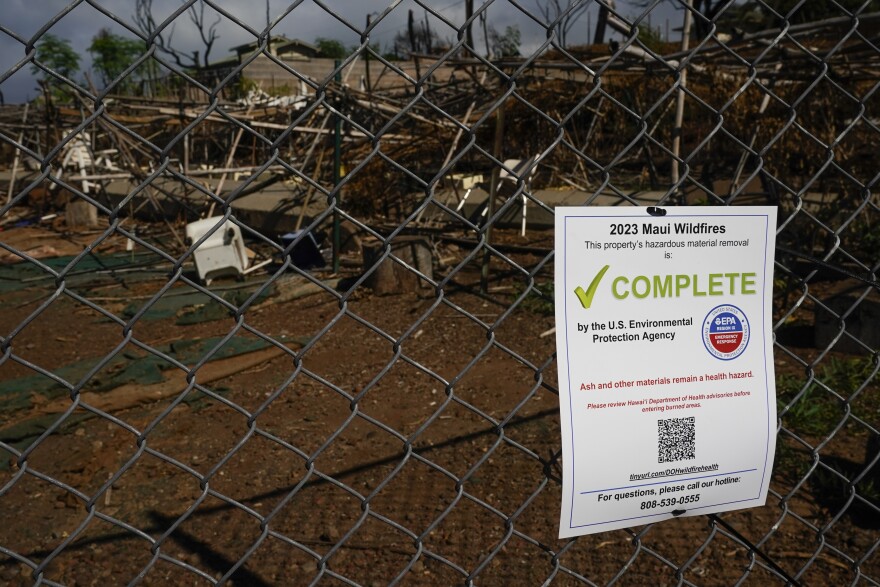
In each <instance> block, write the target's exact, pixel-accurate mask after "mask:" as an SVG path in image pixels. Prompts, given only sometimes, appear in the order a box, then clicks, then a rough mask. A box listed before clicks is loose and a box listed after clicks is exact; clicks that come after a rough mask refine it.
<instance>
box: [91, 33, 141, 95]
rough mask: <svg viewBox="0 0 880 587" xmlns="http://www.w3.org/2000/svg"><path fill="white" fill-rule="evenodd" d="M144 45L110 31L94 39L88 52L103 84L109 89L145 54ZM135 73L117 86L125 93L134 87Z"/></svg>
mask: <svg viewBox="0 0 880 587" xmlns="http://www.w3.org/2000/svg"><path fill="white" fill-rule="evenodd" d="M144 50H145V49H144V44H143V42H141V41H138V40H135V39H129V38H126V37H123V36H120V35H116V34H114V33H111V32H110V31H109V30H108V29H101V31H100V32H98V34H97V35H95V36H94V37H93V38H92V44H91V45H89V48H88V51H89V54H90V55H91V56H92V68H94V70H95V72H96V73H97V74H98V76H99V78H100V81H101V84H102V85H103V86H104V87H107V86H108V85H109V84H110V82H112V81H113V80H114V79H116V78H117V77H118V76H119V75H120V74H121V73H122V72H123V71H125V70H126V69H127V68H128V67H129V66H131V64H132V63H134V61H135V60H136V59H137V58H138V57H139V56H140V55H141V54H142V53H143V52H144ZM134 75H135V72H132V73H131V74H129V77H128V78H127V79H125V80H123V81H122V82H121V84H120V85H118V86H117V88H118V89H119V90H122V91H125V90H127V89H130V88H131V87H132V86H133V82H134V81H135V80H134V78H133V76H134Z"/></svg>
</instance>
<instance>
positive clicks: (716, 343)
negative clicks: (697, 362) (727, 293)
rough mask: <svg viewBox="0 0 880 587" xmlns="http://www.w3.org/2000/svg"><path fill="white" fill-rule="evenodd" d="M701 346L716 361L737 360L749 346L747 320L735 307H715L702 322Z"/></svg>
mask: <svg viewBox="0 0 880 587" xmlns="http://www.w3.org/2000/svg"><path fill="white" fill-rule="evenodd" d="M703 344H704V345H705V346H706V350H707V351H709V354H711V355H712V356H713V357H715V358H716V359H721V360H722V361H730V360H731V359H735V358H737V357H738V356H740V355H741V354H743V352H744V351H745V350H746V347H747V346H748V345H749V319H748V318H746V315H745V314H744V313H743V311H742V310H740V309H739V308H737V307H736V306H731V305H729V304H723V305H721V306H716V307H715V308H713V309H712V311H711V312H709V314H708V315H707V316H706V318H705V319H704V320H703Z"/></svg>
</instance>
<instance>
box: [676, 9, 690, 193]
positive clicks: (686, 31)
mask: <svg viewBox="0 0 880 587" xmlns="http://www.w3.org/2000/svg"><path fill="white" fill-rule="evenodd" d="M691 22H693V14H692V13H691V0H685V11H684V25H683V26H682V29H681V52H682V53H686V52H687V50H688V48H689V47H690V40H691ZM685 59H686V57H685V58H682V61H684V60H685ZM679 76H680V77H679V83H678V95H677V96H676V97H675V128H674V129H673V131H672V183H673V185H675V184H677V183H678V182H679V180H680V178H681V172H680V170H679V163H678V159H679V156H680V154H681V127H682V124H683V122H684V98H685V93H684V89H685V87H687V68H686V67H684V68H682V70H681V73H680V74H679ZM679 193H680V195H681V199H682V202H683V201H684V190H683V189H679Z"/></svg>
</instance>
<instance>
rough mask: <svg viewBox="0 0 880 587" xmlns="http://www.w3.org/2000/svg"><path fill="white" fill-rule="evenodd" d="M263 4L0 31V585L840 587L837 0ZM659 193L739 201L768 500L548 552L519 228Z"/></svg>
mask: <svg viewBox="0 0 880 587" xmlns="http://www.w3.org/2000/svg"><path fill="white" fill-rule="evenodd" d="M281 4H282V3H279V2H274V3H272V6H271V12H272V14H271V15H269V19H270V20H269V21H268V26H267V25H266V24H265V21H264V22H263V23H262V24H261V23H260V20H261V19H262V7H260V6H250V7H248V8H247V9H246V10H243V9H242V5H241V3H229V2H220V1H216V0H202V1H198V2H197V1H195V0H185V1H182V2H181V3H180V4H179V5H178V4H176V3H171V4H169V5H164V4H163V5H161V6H160V5H159V3H157V4H156V6H152V3H151V2H142V1H141V2H137V3H136V6H135V8H132V7H124V6H123V3H118V2H112V3H111V2H103V1H100V0H74V1H72V2H70V3H69V4H67V5H66V6H63V7H62V8H60V9H59V10H58V11H57V13H55V14H51V13H49V12H45V13H44V14H39V15H36V14H32V15H29V16H30V20H34V19H37V20H42V21H43V22H42V24H40V25H38V27H39V28H37V29H36V30H21V29H20V28H17V27H16V25H15V24H14V22H17V20H15V19H13V18H12V16H11V15H9V14H8V13H7V15H5V16H2V17H0V35H2V36H3V42H4V43H6V44H7V45H10V44H11V45H14V46H15V47H16V50H15V51H13V52H11V53H10V54H11V55H12V57H10V56H9V55H7V57H6V61H4V63H5V65H3V66H2V69H3V71H2V75H0V90H6V93H7V95H9V94H10V92H11V90H10V88H11V87H12V84H13V83H16V81H15V80H21V79H22V77H23V76H25V75H26V74H27V72H29V71H33V75H34V77H35V78H36V79H37V80H39V84H40V96H39V97H38V98H37V99H35V100H34V101H32V102H31V103H30V104H28V105H27V106H23V105H18V106H5V107H4V108H3V109H2V111H0V119H2V125H0V142H2V151H3V162H4V164H5V165H4V171H3V172H2V175H0V176H2V177H3V179H4V180H5V181H3V182H2V186H5V187H6V188H7V197H5V198H4V204H3V206H2V208H0V223H2V227H3V229H4V230H3V231H2V232H0V248H2V250H3V252H4V255H3V256H2V263H3V265H2V266H0V296H2V300H3V301H2V304H3V306H2V307H3V312H2V316H0V350H2V358H0V413H2V415H3V417H2V419H0V457H2V459H0V460H2V466H0V512H2V514H0V517H2V520H3V524H2V529H0V579H2V582H3V583H4V584H12V585H19V584H20V585H30V584H34V585H84V584H101V585H107V584H146V585H150V584H186V585H191V584H195V585H201V584H208V585H218V584H232V585H386V584H388V585H610V584H617V585H878V584H880V561H878V554H877V549H878V545H880V535H878V532H877V529H878V527H880V467H878V466H877V461H878V459H880V432H878V420H880V418H878V416H880V386H878V381H880V379H878V376H877V373H878V368H880V362H878V347H880V338H878V336H880V335H878V333H880V329H878V320H877V318H878V316H880V297H878V280H877V270H878V264H880V258H878V251H880V209H878V199H877V195H876V191H875V190H876V188H875V186H876V183H877V180H878V158H877V149H876V145H877V143H878V138H880V127H878V125H880V120H878V116H880V115H878V106H877V98H876V97H875V95H876V90H877V88H878V80H880V75H878V73H880V49H878V47H877V39H878V33H880V12H875V10H878V8H880V7H878V5H877V3H875V2H873V1H865V2H863V1H861V0H859V1H849V0H846V1H844V0H827V1H825V0H823V1H822V2H812V0H811V1H809V2H807V1H806V0H801V1H800V2H796V1H794V0H792V1H774V2H771V1H769V0H755V1H750V2H733V1H726V2H725V1H722V0H719V1H716V2H711V1H706V2H701V1H699V0H698V1H694V2H692V1H690V0H687V1H685V0H675V1H674V2H672V1H667V2H663V1H661V0H654V1H651V0H646V1H644V2H639V3H635V2H633V3H629V4H624V3H623V2H618V3H616V4H615V3H614V2H612V1H611V0H604V1H601V2H600V1H595V0H594V1H584V2H579V1H577V0H573V1H570V2H544V1H539V2H535V3H530V2H521V1H514V0H496V1H488V2H484V3H479V2H477V3H471V2H468V1H464V2H458V3H450V4H449V5H442V6H438V4H437V3H434V2H423V1H419V0H415V1H407V2H389V4H388V5H387V6H381V7H379V9H378V11H376V12H373V13H371V14H370V15H369V16H368V17H367V19H366V24H365V25H361V24H360V23H361V22H363V21H364V14H363V13H364V12H365V11H366V10H367V9H366V8H364V7H361V6H360V5H357V4H347V5H342V4H340V3H325V2H320V1H318V0H313V1H310V2H290V3H289V4H286V5H283V6H282V5H281ZM471 4H476V6H474V7H473V9H472V12H471V13H469V12H468V11H467V10H468V8H469V6H470V5H471ZM370 6H371V7H372V6H373V5H372V4H371V5H370ZM41 10H43V8H42V7H41ZM132 11H134V12H135V14H131V12H132ZM251 12H253V13H254V14H251ZM256 13H260V14H256ZM505 18H506V19H508V20H505ZM74 19H76V22H83V21H84V19H85V20H86V21H87V22H89V23H92V25H93V27H94V28H93V30H90V31H86V33H87V34H88V35H89V36H91V35H93V34H97V33H98V32H99V31H100V30H101V29H102V28H108V27H109V28H110V29H112V30H114V31H118V32H117V33H114V34H118V35H119V36H120V37H124V38H127V39H129V40H130V42H131V43H133V46H134V51H133V52H131V51H130V57H131V58H130V60H129V61H127V62H124V63H123V65H122V66H121V67H117V69H112V68H111V69H108V70H106V71H104V73H105V74H106V75H104V76H103V77H101V78H99V77H98V76H97V75H92V76H90V77H88V78H83V77H82V76H81V75H80V74H78V73H76V69H75V68H71V67H69V64H68V65H65V62H64V60H63V59H62V58H61V57H63V55H64V53H63V47H62V48H61V49H58V47H57V44H56V46H55V47H54V48H53V47H52V45H51V44H50V43H49V41H57V39H58V38H59V37H63V34H62V33H63V32H64V31H65V30H66V29H65V28H64V27H65V23H66V22H70V21H71V20H74ZM511 19H515V20H516V21H517V22H527V23H528V27H531V29H535V28H537V29H539V30H540V33H541V34H540V35H539V37H538V40H537V41H527V40H520V39H519V33H518V31H517V29H514V28H512V27H511V28H507V29H505V30H504V31H503V32H502V31H501V30H500V26H499V28H498V29H496V28H494V25H493V22H495V21H496V20H497V21H498V22H513V21H514V20H511ZM664 19H665V24H662V23H664ZM252 21H253V22H252ZM322 21H326V22H330V21H332V22H334V23H336V24H337V25H338V26H339V27H342V28H344V29H345V30H346V31H348V33H347V34H348V36H349V37H350V44H351V45H352V47H351V48H350V49H346V48H345V47H342V48H343V52H342V53H341V54H340V55H338V56H335V55H334V56H333V57H337V59H336V61H333V60H332V59H326V58H324V59H321V55H320V54H318V53H317V49H316V47H315V46H313V45H311V44H309V43H304V42H300V41H296V40H294V39H288V38H286V37H284V33H285V32H288V31H291V30H296V31H302V30H304V29H305V28H307V27H309V26H313V25H310V24H309V23H317V22H322ZM407 21H408V23H409V24H408V25H407ZM22 22H24V21H22ZM215 22H216V23H220V24H222V26H227V25H234V26H235V27H236V31H237V33H236V34H239V35H245V36H247V38H248V39H249V44H246V45H242V46H241V47H237V48H235V50H236V51H237V53H236V56H234V57H232V58H225V57H221V58H217V57H216V56H217V55H218V54H220V53H222V52H223V50H225V47H224V48H223V49H222V50H221V49H220V45H219V43H220V42H221V41H220V40H217V38H215V36H216V29H214V33H212V32H211V30H212V29H211V27H212V26H217V25H216V24H214V25H212V23H215ZM188 23H190V24H191V23H195V25H198V24H199V23H201V31H202V32H203V33H205V39H206V42H212V43H213V42H215V41H216V42H215V43H214V45H213V52H212V53H211V55H212V56H214V58H216V59H217V61H210V60H207V59H206V58H207V57H208V52H207V51H206V50H205V48H211V46H208V45H206V46H205V48H203V50H202V51H203V52H202V55H201V56H200V55H194V56H192V58H190V55H189V53H182V52H177V51H175V50H174V47H175V43H176V42H178V40H179V39H180V38H181V37H180V35H181V34H182V33H181V31H182V30H185V27H187V26H190V24H188ZM390 23H393V27H392V26H390ZM652 23H653V24H652ZM658 24H659V26H657V25H658ZM524 26H525V25H524ZM579 27H580V28H579ZM588 27H589V30H588ZM670 28H671V29H672V32H671V33H670V32H669V29H670ZM681 29H684V30H685V31H687V32H688V33H689V34H685V35H684V40H682V41H679V40H678V39H679V38H681V37H682V35H681V32H680V31H681ZM175 30H176V31H177V33H178V36H177V37H176V38H175V37H174V36H173V33H174V32H175ZM191 30H194V29H191ZM583 30H588V32H589V37H590V39H591V40H594V41H595V44H592V45H587V46H574V44H573V43H572V42H571V39H572V38H575V37H576V36H578V34H579V33H578V32H577V31H583ZM212 34H213V35H214V36H212ZM219 39H221V40H222V36H221V37H219ZM484 39H486V41H485V43H484V41H483V40H484ZM670 39H671V40H670ZM47 45H48V48H47ZM62 45H63V44H62ZM483 45H485V46H483ZM131 46H132V45H128V47H129V48H130V47H131ZM114 47H115V51H117V52H120V54H121V51H122V49H121V48H120V47H122V46H120V45H116V46H114ZM323 49H324V50H325V52H326V51H327V47H326V46H323ZM392 53H396V54H394V55H392ZM487 55H488V56H487ZM93 57H94V54H93ZM206 62H207V63H206ZM320 64H323V65H321V66H320V67H319V65H320ZM322 68H323V69H322ZM267 202H268V203H267ZM685 203H686V204H700V205H706V206H722V205H732V206H735V205H741V204H772V205H776V206H778V207H779V226H778V232H777V234H778V237H777V239H778V240H777V242H778V249H777V251H776V278H775V280H776V282H775V308H774V324H775V326H774V330H775V357H776V372H777V377H778V381H777V387H778V400H779V425H778V440H777V458H776V463H775V466H774V474H773V479H772V481H771V485H770V497H769V498H768V503H767V505H766V506H765V507H762V508H756V509H751V510H745V511H740V512H731V513H726V514H723V515H722V516H709V517H701V518H688V519H676V520H671V521H668V522H664V523H661V524H656V525H648V526H643V527H634V528H631V529H627V530H624V531H616V532H609V533H604V534H599V535H593V536H585V537H581V538H577V539H573V540H564V541H560V540H558V539H557V538H556V532H557V524H558V508H559V499H560V477H559V475H560V455H561V452H560V451H561V449H560V436H559V426H558V396H557V388H556V374H555V370H556V364H555V348H554V342H553V340H554V338H553V336H548V332H549V331H550V329H551V328H552V326H553V318H552V305H553V298H552V292H553V283H552V275H553V250H552V249H553V235H552V224H551V223H549V222H548V219H552V214H553V208H554V207H555V206H557V205H600V204H602V205H619V206H631V205H636V206H641V205H658V204H659V205H675V204H685ZM53 215H54V216H53ZM82 217H85V219H86V220H85V221H84V222H85V224H86V225H87V228H76V227H77V225H78V224H82V223H83V221H82ZM78 218H79V220H78ZM199 218H211V219H212V220H211V221H210V222H209V230H208V231H207V232H205V233H204V234H202V235H196V236H195V238H190V239H188V240H187V239H185V232H184V224H185V223H186V222H191V221H194V220H197V219H199ZM236 230H240V232H241V237H240V238H241V239H242V240H243V241H244V242H246V243H247V246H248V247H249V249H250V250H251V251H250V252H249V253H248V254H249V255H251V256H252V257H253V258H252V259H250V260H249V261H248V263H249V264H250V265H251V266H253V267H255V270H253V271H251V272H249V273H248V274H247V275H246V276H244V277H240V278H239V279H238V280H234V279H223V278H217V279H214V280H210V281H209V282H205V281H203V280H202V279H199V277H198V275H197V274H196V273H195V267H194V258H195V256H196V255H197V250H199V247H200V246H202V245H205V246H207V244H208V243H209V241H208V239H211V238H213V237H215V236H218V235H219V236H221V237H223V238H226V239H227V241H228V240H229V239H232V238H238V237H235V234H236ZM230 231H231V232H230ZM286 233H289V234H288V236H287V237H286V238H281V236H282V235H284V234H286ZM627 360H638V358H637V357H628V358H627ZM620 434H621V436H624V435H625V434H626V431H625V430H621V431H620ZM615 441H616V440H615V439H614V438H609V440H608V442H609V443H612V442H615Z"/></svg>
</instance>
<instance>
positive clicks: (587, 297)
mask: <svg viewBox="0 0 880 587" xmlns="http://www.w3.org/2000/svg"><path fill="white" fill-rule="evenodd" d="M608 267H609V265H605V266H604V267H602V270H601V271H599V273H597V274H596V277H594V278H593V281H591V282H590V286H589V287H588V288H587V291H584V288H582V287H581V286H577V287H576V288H574V293H575V295H577V297H578V299H579V300H580V302H581V305H582V306H583V307H584V309H585V310H586V309H589V307H590V304H592V303H593V296H594V295H596V290H597V289H599V282H600V281H602V277H604V276H605V272H606V271H608Z"/></svg>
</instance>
